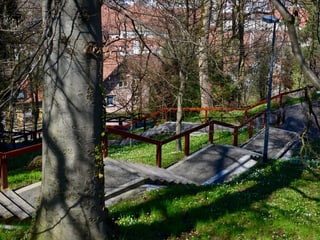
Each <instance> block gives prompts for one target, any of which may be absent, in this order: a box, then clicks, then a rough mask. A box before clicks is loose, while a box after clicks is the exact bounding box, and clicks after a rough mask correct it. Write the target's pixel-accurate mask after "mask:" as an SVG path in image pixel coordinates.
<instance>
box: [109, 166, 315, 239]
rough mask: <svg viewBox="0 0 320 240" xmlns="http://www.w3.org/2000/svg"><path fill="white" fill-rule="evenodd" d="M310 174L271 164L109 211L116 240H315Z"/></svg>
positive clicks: (149, 195)
mask: <svg viewBox="0 0 320 240" xmlns="http://www.w3.org/2000/svg"><path fill="white" fill-rule="evenodd" d="M315 171H316V172H317V174H318V175H313V174H312V173H311V172H309V171H306V169H305V168H304V166H303V165H302V164H301V163H300V162H289V161H282V162H280V161H274V162H272V163H270V164H268V166H266V167H265V166H264V167H259V168H257V169H255V170H253V171H250V172H249V173H247V174H245V175H243V176H242V177H241V178H238V179H237V180H235V181H233V182H231V183H229V184H226V185H214V186H203V187H190V186H189V187H188V186H175V187H167V188H164V189H161V190H157V191H152V192H149V193H147V194H146V195H144V196H143V197H140V198H138V199H137V200H135V201H128V202H123V203H120V204H118V205H115V206H113V207H111V208H110V209H109V210H110V213H111V217H112V218H113V219H114V220H115V221H116V223H117V224H118V228H119V232H120V238H121V239H308V240H309V239H310V240H312V239H319V236H320V227H319V225H318V223H319V222H320V204H319V202H320V192H319V189H320V181H319V173H320V167H319V166H317V167H316V168H315Z"/></svg>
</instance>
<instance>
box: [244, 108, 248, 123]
mask: <svg viewBox="0 0 320 240" xmlns="http://www.w3.org/2000/svg"><path fill="white" fill-rule="evenodd" d="M247 119H248V109H247V108H246V110H244V116H243V122H245V121H247Z"/></svg>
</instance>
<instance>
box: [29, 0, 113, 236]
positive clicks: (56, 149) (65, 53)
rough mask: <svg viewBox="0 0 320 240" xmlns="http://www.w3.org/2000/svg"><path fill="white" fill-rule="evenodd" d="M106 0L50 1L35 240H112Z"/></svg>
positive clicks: (45, 15)
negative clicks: (106, 150)
mask: <svg viewBox="0 0 320 240" xmlns="http://www.w3.org/2000/svg"><path fill="white" fill-rule="evenodd" d="M100 4H101V1H99V0H63V1H52V0H44V1H43V20H44V24H46V26H45V34H46V38H47V41H46V43H47V46H46V60H45V64H44V67H45V69H44V72H45V76H44V94H43V155H42V160H43V169H42V170H43V178H42V188H41V201H40V207H39V209H38V211H37V215H36V222H35V227H34V231H33V235H32V239H45V240H48V239H50V240H54V239H60V240H61V239H68V240H69V239H72V240H78V239H79V240H80V239H81V240H83V239H86V240H87V239H107V232H108V231H107V225H106V211H105V209H104V178H103V160H102V156H101V154H100V152H101V151H100V145H101V132H102V98H101V93H100V83H101V80H102V52H101V47H102V34H101V5H100Z"/></svg>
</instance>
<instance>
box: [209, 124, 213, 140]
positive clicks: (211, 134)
mask: <svg viewBox="0 0 320 240" xmlns="http://www.w3.org/2000/svg"><path fill="white" fill-rule="evenodd" d="M213 136H214V123H213V122H210V123H209V142H210V143H211V144H212V143H213Z"/></svg>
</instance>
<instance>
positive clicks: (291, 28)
mask: <svg viewBox="0 0 320 240" xmlns="http://www.w3.org/2000/svg"><path fill="white" fill-rule="evenodd" d="M272 3H273V4H274V6H275V8H276V9H277V10H278V11H279V13H280V14H281V16H282V17H283V19H284V21H285V24H286V26H287V28H288V35H289V38H290V41H291V48H292V52H293V54H294V56H295V58H296V60H297V62H298V63H299V65H300V67H301V69H302V71H303V73H304V74H305V76H306V77H307V78H308V79H309V81H310V82H311V84H312V85H313V86H314V87H315V88H317V89H320V79H319V78H318V77H317V75H316V74H315V73H314V72H313V71H312V69H311V68H310V67H309V66H308V64H307V63H306V61H305V58H304V56H303V54H302V51H301V47H300V43H299V39H298V35H297V31H296V28H295V24H294V23H295V21H294V16H292V15H291V14H290V12H289V11H288V9H286V7H285V6H284V5H283V4H282V3H281V1H278V0H272Z"/></svg>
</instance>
